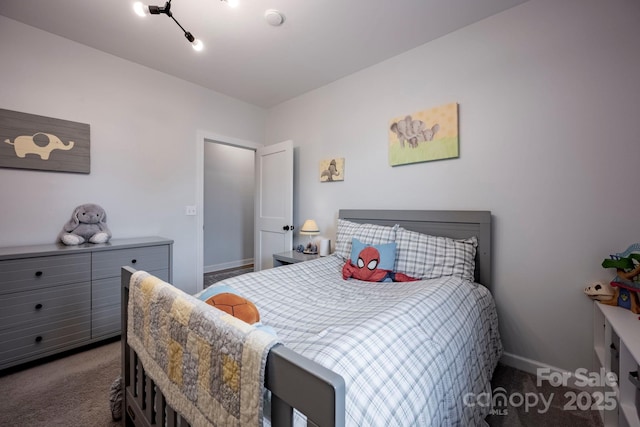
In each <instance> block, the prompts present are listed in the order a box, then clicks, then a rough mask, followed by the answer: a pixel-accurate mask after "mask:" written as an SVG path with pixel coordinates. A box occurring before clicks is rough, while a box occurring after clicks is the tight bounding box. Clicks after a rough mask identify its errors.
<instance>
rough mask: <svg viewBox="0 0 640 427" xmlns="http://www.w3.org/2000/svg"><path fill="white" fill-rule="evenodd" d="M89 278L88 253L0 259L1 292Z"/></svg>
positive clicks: (82, 280) (86, 280) (88, 279)
mask: <svg viewBox="0 0 640 427" xmlns="http://www.w3.org/2000/svg"><path fill="white" fill-rule="evenodd" d="M90 280H91V254H74V255H54V256H46V257H36V258H23V259H15V260H11V259H10V260H4V261H0V293H9V292H18V291H26V290H31V289H38V288H44V287H47V286H55V285H62V284H67V283H76V282H88V281H90Z"/></svg>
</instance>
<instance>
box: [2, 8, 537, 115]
mask: <svg viewBox="0 0 640 427" xmlns="http://www.w3.org/2000/svg"><path fill="white" fill-rule="evenodd" d="M164 1H165V0H146V1H143V2H144V3H146V2H149V4H153V5H158V6H163V5H164ZM524 1H526V0H387V1H383V0H342V1H338V0H239V2H240V4H239V6H238V7H236V8H230V7H229V6H228V4H227V3H225V2H224V1H221V0H173V1H172V3H171V11H172V12H173V16H174V18H176V19H177V20H178V21H179V22H180V24H181V25H182V26H183V27H184V28H185V29H186V30H187V31H190V32H191V33H192V34H193V35H194V36H195V37H196V38H198V39H201V40H202V41H203V43H204V45H205V46H204V50H202V51H201V52H196V51H194V50H193V49H192V48H191V45H190V44H189V42H188V41H187V39H186V38H185V37H184V35H183V33H182V31H181V30H180V28H179V27H178V26H177V25H176V24H175V23H174V22H173V21H172V20H171V19H170V18H168V17H167V16H165V15H152V16H147V17H145V18H140V17H139V16H137V15H136V14H135V13H134V12H133V3H134V0H99V1H98V0H1V1H0V15H4V16H6V17H9V18H12V19H15V20H17V21H20V22H23V23H25V24H28V25H31V26H33V27H37V28H40V29H42V30H45V31H48V32H50V33H53V34H57V35H59V36H62V37H65V38H67V39H70V40H74V41H76V42H78V43H82V44H84V45H87V46H90V47H93V48H95V49H99V50H101V51H104V52H107V53H110V54H112V55H116V56H119V57H121V58H124V59H127V60H130V61H133V62H136V63H138V64H141V65H144V66H147V67H149V68H153V69H155V70H158V71H162V72H164V73H167V74H170V75H173V76H176V77H179V78H181V79H184V80H187V81H189V82H192V83H195V84H198V85H200V86H203V87H206V88H209V89H212V90H214V91H217V92H220V93H223V94H225V95H228V96H230V97H233V98H236V99H240V100H243V101H246V102H248V103H251V104H254V105H257V106H260V107H271V106H273V105H277V104H279V103H281V102H283V101H286V100H288V99H291V98H294V97H296V96H298V95H301V94H303V93H305V92H308V91H310V90H313V89H315V88H318V87H320V86H323V85H325V84H327V83H330V82H332V81H335V80H337V79H340V78H342V77H344V76H347V75H349V74H352V73H354V72H356V71H358V70H361V69H363V68H367V67H369V66H371V65H373V64H376V63H378V62H381V61H383V60H385V59H388V58H391V57H393V56H395V55H398V54H400V53H402V52H405V51H407V50H410V49H412V48H414V47H417V46H420V45H422V44H424V43H426V42H428V41H431V40H433V39H436V38H438V37H441V36H443V35H445V34H447V33H450V32H452V31H455V30H457V29H459V28H462V27H464V26H467V25H469V24H471V23H473V22H477V21H479V20H481V19H484V18H486V17H489V16H491V15H494V14H496V13H499V12H501V11H503V10H505V9H508V8H510V7H513V6H515V5H517V4H520V3H523V2H524ZM267 9H277V10H279V11H280V12H281V13H282V14H283V15H284V16H285V18H286V19H285V22H284V24H283V25H281V26H279V27H274V26H271V25H269V24H268V23H267V22H266V20H265V19H264V13H265V11H266V10H267Z"/></svg>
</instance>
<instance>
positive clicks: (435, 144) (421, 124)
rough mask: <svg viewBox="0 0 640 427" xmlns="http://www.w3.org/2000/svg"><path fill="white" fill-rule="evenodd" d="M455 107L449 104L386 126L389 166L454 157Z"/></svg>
mask: <svg viewBox="0 0 640 427" xmlns="http://www.w3.org/2000/svg"><path fill="white" fill-rule="evenodd" d="M458 156H459V152H458V104H457V103H451V104H446V105H442V106H440V107H435V108H431V109H428V110H424V111H420V112H417V113H413V114H410V115H405V116H402V117H398V118H394V119H391V120H390V122H389V164H390V165H391V166H398V165H404V164H407V163H418V162H428V161H431V160H440V159H450V158H454V157H458Z"/></svg>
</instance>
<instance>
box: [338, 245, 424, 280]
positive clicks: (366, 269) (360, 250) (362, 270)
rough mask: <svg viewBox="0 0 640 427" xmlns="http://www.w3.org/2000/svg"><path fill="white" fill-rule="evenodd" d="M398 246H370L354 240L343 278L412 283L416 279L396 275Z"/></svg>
mask: <svg viewBox="0 0 640 427" xmlns="http://www.w3.org/2000/svg"><path fill="white" fill-rule="evenodd" d="M395 262H396V244H395V242H393V243H384V244H380V245H368V244H365V243H362V242H360V241H359V240H358V239H355V238H354V239H353V240H352V243H351V258H350V259H348V260H347V262H346V263H345V265H344V267H342V277H343V278H344V279H345V280H346V279H348V278H350V277H353V278H354V279H358V280H364V281H367V282H410V281H413V280H418V279H414V278H413V277H409V276H407V275H406V274H402V273H394V272H393V268H394V266H395Z"/></svg>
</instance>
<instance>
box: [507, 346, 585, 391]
mask: <svg viewBox="0 0 640 427" xmlns="http://www.w3.org/2000/svg"><path fill="white" fill-rule="evenodd" d="M500 363H502V364H504V365H507V366H510V367H512V368H516V369H519V370H521V371H524V372H528V373H530V374H533V375H536V376H538V372H539V371H538V369H540V370H542V372H544V374H543V378H545V377H546V378H549V376H554V378H555V379H558V378H564V379H565V380H564V381H566V386H567V387H570V388H574V389H578V390H584V391H587V392H592V391H594V388H593V387H589V386H588V385H585V384H584V383H585V381H584V377H583V378H582V379H581V378H579V377H577V376H576V372H569V371H567V370H565V369H560V368H557V367H555V366H551V365H547V364H546V363H542V362H539V361H537V360H532V359H527V358H526V357H522V356H517V355H515V354H512V353H508V352H504V353H503V354H502V358H500ZM585 369H587V370H588V371H589V372H588V373H586V375H587V376H589V374H590V373H592V372H591V367H589V368H587V367H585ZM583 374H584V373H583ZM560 376H562V377H560Z"/></svg>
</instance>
